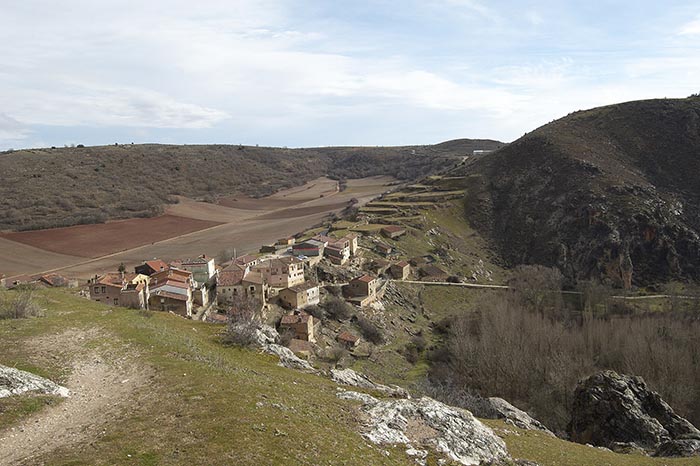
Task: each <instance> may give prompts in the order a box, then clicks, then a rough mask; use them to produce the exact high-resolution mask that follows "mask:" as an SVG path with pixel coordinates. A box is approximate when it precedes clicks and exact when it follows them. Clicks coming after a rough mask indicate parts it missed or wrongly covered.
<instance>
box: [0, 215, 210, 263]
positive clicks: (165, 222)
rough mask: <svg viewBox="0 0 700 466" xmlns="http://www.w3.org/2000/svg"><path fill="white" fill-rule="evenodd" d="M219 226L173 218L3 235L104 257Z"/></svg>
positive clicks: (62, 251)
mask: <svg viewBox="0 0 700 466" xmlns="http://www.w3.org/2000/svg"><path fill="white" fill-rule="evenodd" d="M215 225H218V223H217V222H212V221H208V220H200V219H194V218H186V217H176V216H173V215H161V216H159V217H152V218H136V219H129V220H117V221H114V222H107V223H100V224H96V225H76V226H73V227H66V228H53V229H50V230H34V231H20V232H10V233H2V234H0V236H2V237H3V238H5V239H9V240H11V241H15V242H18V243H23V244H27V245H29V246H33V247H35V248H38V249H43V250H45V251H51V252H56V253H59V254H65V255H69V256H78V257H91V258H94V257H100V256H104V255H107V254H112V253H114V252H117V251H123V250H125V249H132V248H135V247H137V246H141V245H144V244H147V243H152V242H156V241H162V240H164V239H168V238H172V237H174V236H180V235H184V234H187V233H192V232H193V231H198V230H203V229H205V228H209V227H213V226H215Z"/></svg>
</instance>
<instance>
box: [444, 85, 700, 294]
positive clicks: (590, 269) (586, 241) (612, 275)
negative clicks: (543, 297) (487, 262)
mask: <svg viewBox="0 0 700 466" xmlns="http://www.w3.org/2000/svg"><path fill="white" fill-rule="evenodd" d="M457 170H458V171H459V172H461V173H458V174H461V175H467V176H468V177H469V178H468V181H469V182H468V191H467V193H468V194H467V202H466V208H467V215H468V217H469V220H470V221H471V223H472V224H473V225H474V226H476V227H477V229H479V230H480V232H481V233H483V234H484V235H486V236H487V237H488V238H489V239H490V240H491V242H492V243H493V245H494V246H496V248H497V249H498V250H499V252H500V254H501V255H502V256H503V258H504V259H505V260H506V261H507V262H508V263H509V264H511V265H516V264H520V263H538V264H543V265H548V266H558V267H559V268H560V269H561V270H562V272H563V273H564V274H565V276H566V277H567V278H569V279H570V280H572V281H573V280H576V279H582V278H585V279H588V278H601V279H603V280H604V281H607V282H609V283H613V284H616V285H618V286H622V287H625V288H630V287H631V286H632V285H640V286H643V285H650V284H654V283H659V282H666V281H668V280H673V279H698V278H700V236H699V235H698V233H699V232H700V179H699V178H698V176H697V174H698V172H699V170H700V97H698V96H693V97H690V98H687V99H675V100H671V99H662V100H649V101H639V102H629V103H625V104H620V105H612V106H608V107H601V108H596V109H592V110H587V111H580V112H575V113H573V114H570V115H568V116H567V117H565V118H562V119H561V120H557V121H555V122H553V123H550V124H548V125H545V126H543V127H541V128H539V129H537V130H535V131H533V132H532V133H529V134H527V135H525V136H524V137H522V138H521V139H519V140H517V141H515V142H514V143H512V144H510V145H508V146H506V147H505V148H503V149H501V150H499V151H498V152H496V153H494V154H490V155H488V156H486V157H482V158H481V159H479V160H475V161H474V162H473V163H470V164H468V165H465V166H462V167H460V168H458V169H457Z"/></svg>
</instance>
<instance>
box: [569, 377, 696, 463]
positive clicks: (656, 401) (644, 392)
mask: <svg viewBox="0 0 700 466" xmlns="http://www.w3.org/2000/svg"><path fill="white" fill-rule="evenodd" d="M568 430H569V435H570V436H571V440H573V441H575V442H579V443H590V444H593V445H597V446H602V447H607V448H612V447H615V448H616V449H617V450H619V449H620V445H629V446H630V447H639V448H642V449H643V450H645V451H646V452H648V453H656V454H657V455H658V456H667V455H668V456H680V455H687V454H689V455H694V454H698V450H699V448H698V447H700V431H699V430H698V429H697V428H695V426H693V425H692V424H691V423H690V422H688V421H687V420H686V419H684V418H682V417H680V416H679V415H677V414H676V413H674V412H673V409H671V407H670V406H669V405H668V404H667V403H666V402H665V401H663V400H662V399H661V397H660V396H659V394H658V393H656V392H653V391H651V390H650V389H649V388H648V387H647V385H646V383H645V382H644V380H643V379H642V378H641V377H631V376H627V375H620V374H617V373H616V372H613V371H605V372H601V373H599V374H596V375H593V376H591V377H589V378H588V379H585V380H583V381H581V382H579V385H578V387H576V391H575V392H574V402H573V410H572V419H571V423H570V424H569V429H568Z"/></svg>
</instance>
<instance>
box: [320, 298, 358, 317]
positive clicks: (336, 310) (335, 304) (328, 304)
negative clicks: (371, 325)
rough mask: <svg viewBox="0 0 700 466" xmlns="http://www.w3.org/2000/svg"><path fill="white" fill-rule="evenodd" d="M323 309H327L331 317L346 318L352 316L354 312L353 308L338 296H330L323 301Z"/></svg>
mask: <svg viewBox="0 0 700 466" xmlns="http://www.w3.org/2000/svg"><path fill="white" fill-rule="evenodd" d="M323 309H324V310H325V311H326V315H327V316H328V318H330V319H337V320H345V319H348V318H350V315H351V314H352V308H351V307H350V305H349V304H348V303H346V302H345V301H344V300H343V299H341V298H338V297H335V296H333V297H331V298H328V299H327V300H326V301H325V302H324V303H323Z"/></svg>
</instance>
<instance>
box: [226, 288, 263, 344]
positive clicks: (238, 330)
mask: <svg viewBox="0 0 700 466" xmlns="http://www.w3.org/2000/svg"><path fill="white" fill-rule="evenodd" d="M261 307H262V305H261V303H260V301H259V300H257V299H255V298H254V297H250V296H235V297H234V298H233V300H232V302H231V307H230V308H229V310H228V313H227V314H228V322H227V325H226V333H225V334H224V338H223V341H224V343H226V344H230V345H236V346H251V345H253V344H254V343H255V341H256V338H255V337H256V334H257V330H258V328H259V327H260V324H261V322H260V310H261Z"/></svg>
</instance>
